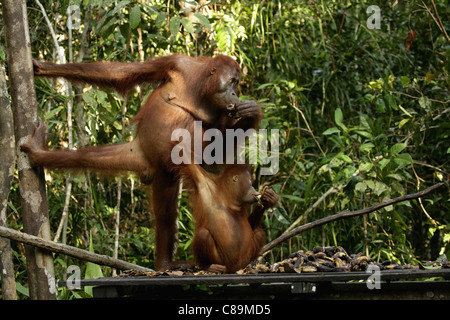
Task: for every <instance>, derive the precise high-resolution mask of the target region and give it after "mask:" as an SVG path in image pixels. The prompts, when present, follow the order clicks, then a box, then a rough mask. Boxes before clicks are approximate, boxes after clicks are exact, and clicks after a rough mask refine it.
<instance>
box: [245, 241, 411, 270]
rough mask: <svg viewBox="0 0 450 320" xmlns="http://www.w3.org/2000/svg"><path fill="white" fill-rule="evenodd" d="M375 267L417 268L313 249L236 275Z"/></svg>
mask: <svg viewBox="0 0 450 320" xmlns="http://www.w3.org/2000/svg"><path fill="white" fill-rule="evenodd" d="M370 265H376V266H378V267H379V269H380V270H394V269H416V268H419V266H413V265H409V264H408V265H400V264H398V262H397V261H395V260H386V261H383V262H382V263H379V262H376V261H374V260H373V259H372V258H370V257H368V256H364V255H363V254H362V253H358V254H351V255H349V254H347V252H346V251H345V250H344V248H342V247H340V246H337V247H334V246H333V247H314V248H313V250H312V251H306V252H305V251H303V250H300V251H297V252H294V253H292V254H291V255H289V257H288V258H287V259H285V260H283V261H280V262H276V263H274V264H272V265H269V264H268V263H265V262H259V261H257V262H252V263H250V264H249V265H248V266H247V267H245V268H244V269H242V270H239V271H238V272H237V273H238V274H249V273H266V272H270V273H278V272H279V273H283V272H286V273H289V272H297V273H303V272H316V271H319V272H336V271H344V272H345V271H346V272H349V271H365V270H366V269H367V267H368V266H370Z"/></svg>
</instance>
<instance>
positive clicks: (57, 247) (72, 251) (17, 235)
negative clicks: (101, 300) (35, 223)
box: [0, 226, 153, 272]
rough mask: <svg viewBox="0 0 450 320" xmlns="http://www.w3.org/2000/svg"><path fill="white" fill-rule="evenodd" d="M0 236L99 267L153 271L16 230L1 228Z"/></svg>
mask: <svg viewBox="0 0 450 320" xmlns="http://www.w3.org/2000/svg"><path fill="white" fill-rule="evenodd" d="M0 236H2V237H5V238H8V239H11V240H14V241H18V242H22V243H25V244H28V245H30V246H34V247H38V248H41V249H44V250H47V251H52V252H58V253H62V254H65V255H68V256H71V257H74V258H77V259H81V260H84V261H90V262H93V263H96V264H99V265H104V266H109V267H112V268H117V269H120V270H127V269H134V270H140V271H144V272H152V271H153V270H152V269H148V268H144V267H141V266H138V265H136V264H133V263H129V262H126V261H123V260H119V259H113V258H111V257H109V256H106V255H101V254H97V253H93V252H90V251H87V250H83V249H79V248H76V247H72V246H69V245H66V244H62V243H58V242H54V241H50V240H44V239H42V238H39V237H36V236H32V235H30V234H27V233H23V232H19V231H16V230H14V229H10V228H6V227H1V226H0Z"/></svg>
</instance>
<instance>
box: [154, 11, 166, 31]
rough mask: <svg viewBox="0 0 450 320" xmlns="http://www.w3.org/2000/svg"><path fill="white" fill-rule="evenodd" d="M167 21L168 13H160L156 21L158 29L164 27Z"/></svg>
mask: <svg viewBox="0 0 450 320" xmlns="http://www.w3.org/2000/svg"><path fill="white" fill-rule="evenodd" d="M166 19H167V13H165V12H160V13H158V15H157V16H156V20H155V24H156V27H157V28H160V27H162V25H163V24H164V22H165V21H166Z"/></svg>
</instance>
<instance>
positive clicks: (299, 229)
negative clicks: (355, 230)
mask: <svg viewBox="0 0 450 320" xmlns="http://www.w3.org/2000/svg"><path fill="white" fill-rule="evenodd" d="M443 185H444V183H442V182H441V183H437V184H435V185H433V186H431V187H429V188H427V189H425V190H423V191H420V192H417V193H413V194H407V195H404V196H401V197H398V198H395V199H391V200H388V201H385V202H382V203H379V204H376V205H374V206H372V207H369V208H365V209H361V210H357V211H348V210H345V211H342V212H340V213H337V214H335V215H332V216H328V217H325V218H323V219H319V220H316V221H313V222H310V223H307V224H305V225H303V226H300V227H297V228H295V229H294V230H292V231H290V232H288V233H285V234H283V235H282V236H280V237H278V238H277V239H275V240H273V241H272V242H270V243H268V244H267V245H265V246H264V247H263V248H262V249H261V251H260V255H262V254H264V253H265V252H266V251H269V250H270V249H272V248H273V247H275V246H277V245H278V244H280V243H281V242H283V241H285V240H287V239H289V238H291V237H293V236H295V235H297V234H299V233H302V232H303V231H306V230H309V229H312V228H314V227H318V226H321V225H324V224H327V223H329V222H333V221H336V220H340V219H345V218H352V217H356V216H359V215H363V214H367V213H370V212H373V211H376V210H379V209H381V208H384V207H387V206H389V205H391V204H394V203H397V202H401V201H406V200H412V199H417V198H420V197H423V196H425V195H427V194H429V193H430V192H433V191H434V190H436V189H437V188H439V187H441V186H443Z"/></svg>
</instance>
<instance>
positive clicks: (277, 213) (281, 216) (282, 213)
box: [273, 206, 289, 224]
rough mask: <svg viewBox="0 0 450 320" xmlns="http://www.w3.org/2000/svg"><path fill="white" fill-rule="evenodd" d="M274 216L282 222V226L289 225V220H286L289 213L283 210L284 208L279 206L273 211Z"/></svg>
mask: <svg viewBox="0 0 450 320" xmlns="http://www.w3.org/2000/svg"><path fill="white" fill-rule="evenodd" d="M273 215H274V216H275V218H276V219H277V220H278V221H280V222H281V223H282V224H289V221H288V219H286V216H287V212H286V210H285V209H284V208H283V206H278V207H276V208H275V209H274V210H273Z"/></svg>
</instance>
